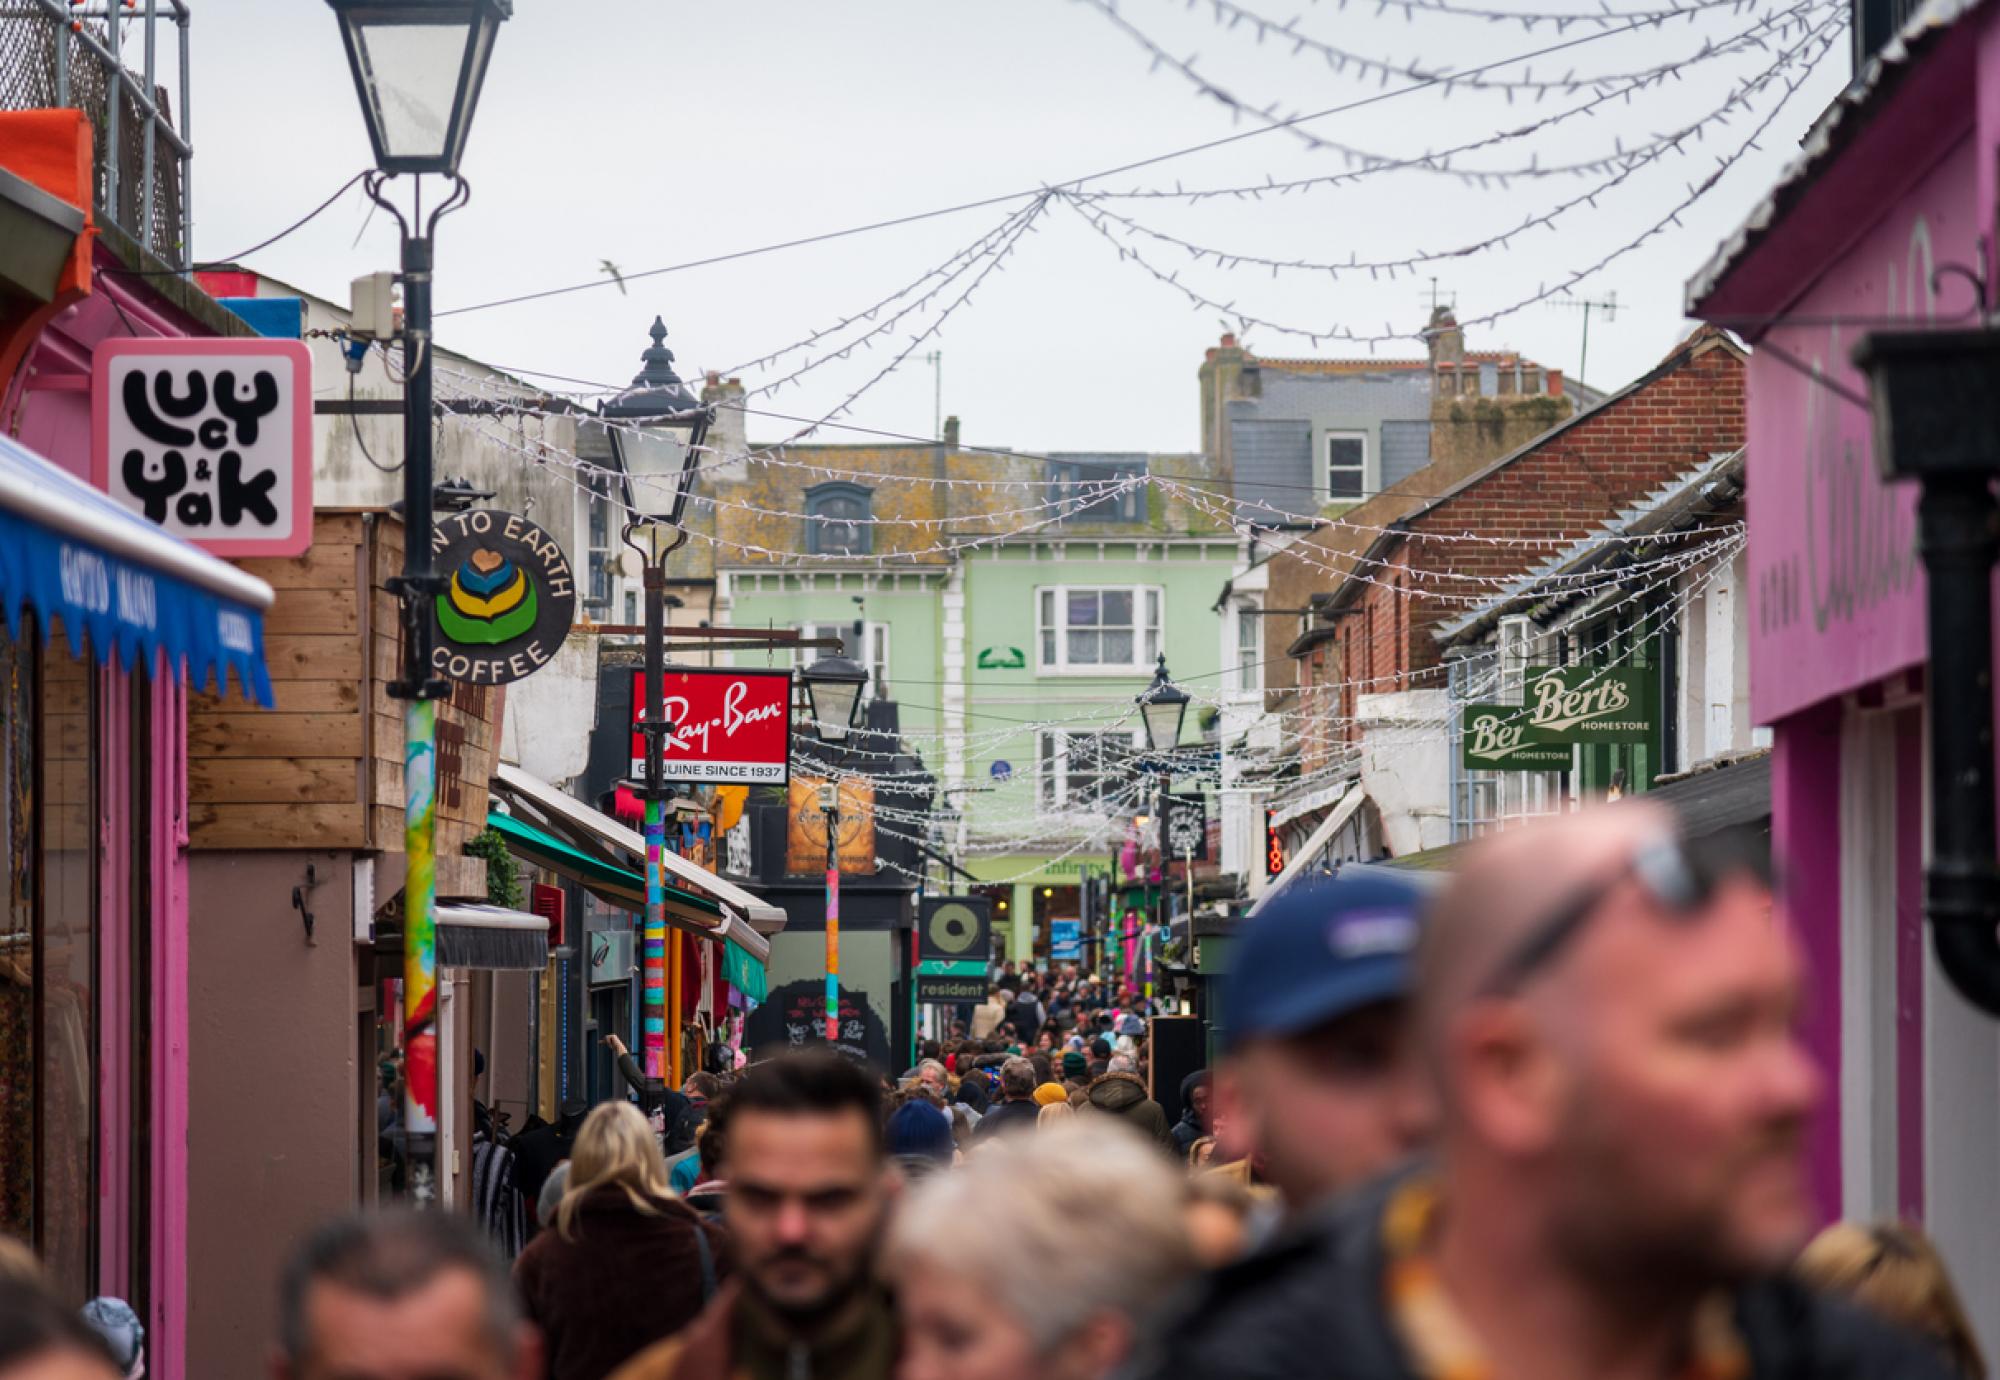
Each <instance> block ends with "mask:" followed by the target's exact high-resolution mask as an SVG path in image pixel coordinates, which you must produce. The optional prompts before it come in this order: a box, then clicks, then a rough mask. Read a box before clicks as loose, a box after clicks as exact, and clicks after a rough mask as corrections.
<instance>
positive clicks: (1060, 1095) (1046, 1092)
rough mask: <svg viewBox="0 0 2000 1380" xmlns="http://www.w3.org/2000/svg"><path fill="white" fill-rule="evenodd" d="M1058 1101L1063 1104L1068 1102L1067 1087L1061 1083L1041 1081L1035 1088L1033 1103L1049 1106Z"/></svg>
mask: <svg viewBox="0 0 2000 1380" xmlns="http://www.w3.org/2000/svg"><path fill="white" fill-rule="evenodd" d="M1058 1102H1061V1103H1063V1104H1065V1105H1067V1104H1068V1102H1069V1089H1068V1088H1065V1087H1064V1086H1063V1085H1062V1084H1060V1083H1043V1084H1041V1085H1039V1086H1038V1087H1037V1088H1036V1089H1035V1104H1036V1105H1037V1106H1040V1107H1051V1106H1054V1105H1055V1104H1056V1103H1058Z"/></svg>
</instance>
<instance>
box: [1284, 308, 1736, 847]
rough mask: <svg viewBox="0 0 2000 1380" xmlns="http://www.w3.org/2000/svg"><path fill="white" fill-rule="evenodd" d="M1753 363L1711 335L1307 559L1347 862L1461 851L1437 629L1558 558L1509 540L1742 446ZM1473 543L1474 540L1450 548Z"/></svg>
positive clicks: (1315, 737)
mask: <svg viewBox="0 0 2000 1380" xmlns="http://www.w3.org/2000/svg"><path fill="white" fill-rule="evenodd" d="M1743 365H1744V353H1743V351H1742V350H1741V349H1740V348H1739V347H1738V346H1737V345H1736V344H1735V342H1734V341H1732V340H1731V339H1730V338H1729V337H1728V336H1726V335H1724V334H1723V333H1721V332H1719V331H1716V330H1714V329H1712V328H1704V329H1703V330H1700V331H1697V332H1696V333H1695V334H1693V335H1692V336H1690V337H1688V339H1687V340H1685V341H1683V342H1682V343H1681V344H1680V345H1679V346H1678V347H1677V348H1676V349H1675V350H1674V352H1673V353H1672V354H1671V355H1669V356H1668V357H1667V358H1666V359H1665V360H1663V361H1662V362H1661V363H1660V364H1659V365H1658V366H1657V367H1655V368H1654V369H1653V370H1651V371H1650V372H1648V373H1647V374H1645V375H1644V376H1642V377H1641V378H1639V379H1637V380H1635V381H1634V382H1633V383H1631V384H1630V385H1628V386H1627V387H1626V388H1624V389H1622V390H1620V391H1619V392H1617V393H1615V394H1613V395H1612V396H1611V397H1609V398H1607V399H1605V400H1604V401H1603V402H1601V403H1599V404H1598V405H1597V406H1595V407H1592V408H1590V409H1589V410H1587V411H1585V412H1582V413H1580V414H1578V415H1577V416H1574V417H1572V418H1570V419H1568V420H1566V421H1563V422H1561V423H1559V424H1557V425H1556V426H1554V427H1553V428H1551V429H1549V430H1548V431H1547V432H1545V433H1544V434H1542V435H1540V436H1538V437H1536V438H1535V439H1534V440H1532V441H1530V442H1528V443H1527V444H1525V445H1523V446H1521V447H1519V448H1518V449H1516V450H1513V451H1512V452H1510V453H1508V454H1506V455H1503V456H1501V457H1500V458H1499V459H1497V460H1494V461H1491V462H1490V463H1487V464H1484V465H1481V466H1477V467H1475V468H1472V469H1471V470H1470V471H1469V472H1463V473H1458V474H1457V475H1456V477H1453V474H1452V471H1453V469H1455V468H1456V467H1449V466H1444V467H1434V468H1433V469H1432V470H1431V471H1430V472H1428V473H1427V475H1426V481H1427V482H1425V483H1424V484H1423V485H1421V486H1416V487H1421V488H1423V489H1425V490H1427V491H1428V493H1427V496H1425V497H1422V498H1421V500H1420V501H1418V502H1417V503H1416V505H1415V506H1409V505H1408V503H1407V502H1394V503H1393V505H1392V506H1395V507H1398V508H1400V509H1401V511H1400V513H1399V514H1396V515H1394V516H1391V515H1390V514H1388V513H1377V514H1371V513H1369V512H1368V507H1369V506H1370V505H1364V507H1363V508H1361V509H1356V510H1353V511H1352V513H1351V515H1350V517H1351V520H1353V521H1355V522H1356V526H1355V527H1354V528H1341V529H1332V530H1333V531H1335V532H1340V533H1345V534H1346V535H1347V536H1348V538H1349V541H1350V544H1351V545H1350V549H1348V550H1338V549H1336V550H1331V551H1323V552H1322V553H1321V554H1320V556H1319V557H1318V558H1316V559H1315V560H1314V561H1313V562H1311V563H1310V567H1309V568H1310V570H1311V575H1312V577H1314V583H1316V585H1317V589H1316V590H1315V591H1314V592H1312V593H1310V594H1309V595H1308V596H1307V597H1308V603H1307V604H1304V605H1299V606H1298V607H1310V608H1311V609H1312V610H1313V616H1312V617H1311V619H1310V622H1309V625H1308V626H1307V628H1306V630H1305V631H1304V632H1303V633H1302V634H1301V635H1300V636H1299V637H1298V638H1297V639H1296V640H1294V641H1293V643H1292V644H1291V646H1290V647H1289V648H1287V652H1288V654H1289V656H1290V657H1291V658H1292V660H1293V661H1294V662H1295V665H1296V676H1297V684H1298V691H1297V695H1296V698H1295V700H1294V702H1293V703H1294V707H1295V709H1296V713H1295V714H1294V716H1293V717H1292V719H1291V723H1292V725H1293V737H1294V742H1295V744H1296V748H1297V750H1298V752H1299V753H1300V757H1301V767H1300V772H1301V777H1302V778H1303V780H1304V782H1307V783H1311V784H1312V785H1313V787H1314V788H1315V789H1316V790H1317V791H1319V792H1320V793H1322V794H1325V793H1328V790H1329V788H1330V787H1338V786H1342V785H1344V784H1345V783H1346V782H1348V781H1355V782H1358V784H1359V786H1360V787H1361V788H1362V790H1361V792H1360V793H1359V794H1355V793H1353V792H1351V791H1346V792H1336V793H1337V794H1338V795H1339V796H1340V802H1341V807H1344V808H1345V810H1346V813H1347V815H1348V817H1349V819H1351V820H1352V821H1353V822H1352V824H1351V825H1347V824H1343V825H1342V826H1335V831H1338V830H1341V829H1344V828H1351V830H1352V835H1351V841H1350V843H1349V849H1350V851H1349V854H1348V855H1349V856H1369V857H1372V856H1377V855H1379V853H1381V852H1383V851H1387V852H1389V853H1391V854H1402V853H1407V852H1412V851H1416V850H1419V849H1423V848H1429V847H1434V846H1438V845H1441V844H1444V843H1447V842H1449V841H1450V838H1449V810H1448V800H1447V779H1448V773H1447V770H1446V765H1447V754H1448V752H1449V735H1448V734H1447V733H1446V732H1445V731H1444V725H1445V723H1446V719H1447V710H1448V705H1447V692H1446V690H1445V688H1444V679H1443V676H1442V670H1443V666H1442V658H1441V649H1440V647H1439V645H1438V642H1437V639H1436V638H1435V637H1434V636H1433V629H1434V628H1436V627H1437V626H1438V625H1440V624H1443V623H1446V622H1449V621H1450V620H1452V619H1453V618H1455V617H1457V616H1458V615H1460V614H1462V613H1463V612H1465V610H1466V609H1467V608H1469V607H1472V606H1475V605H1477V604H1479V603H1482V602H1484V601H1486V600H1488V599H1490V598H1491V597H1492V595H1493V594H1494V592H1495V590H1496V589H1497V588H1498V587H1499V586H1500V585H1501V584H1503V583H1504V582H1505V581H1508V580H1512V579H1517V578H1519V577H1521V576H1523V575H1524V574H1526V573H1527V572H1529V571H1530V570H1531V569H1533V568H1534V567H1535V566H1536V565H1537V564H1539V563H1540V562H1541V561H1543V560H1545V559H1546V558H1547V556H1548V554H1549V551H1550V547H1549V545H1547V544H1541V545H1532V546H1531V545H1521V546H1512V545H1507V544H1505V540H1504V539H1509V538H1512V539H1521V540H1527V539H1534V540H1535V541H1537V542H1540V543H1548V542H1551V541H1555V540H1563V541H1573V540H1575V539H1577V538H1580V537H1582V536H1583V535H1585V534H1586V533H1588V532H1590V531H1592V530H1594V529H1596V528H1598V527H1599V526H1600V525H1601V524H1602V523H1604V522H1605V521H1606V520H1607V519H1609V518H1611V517H1613V516H1615V515H1616V514H1618V513H1619V512H1620V511H1621V510H1622V509H1624V508H1626V507H1627V506H1629V505H1631V504H1632V503H1634V502H1635V501H1637V500H1639V499H1641V498H1642V497H1644V496H1645V495H1647V494H1648V493H1650V492H1652V491H1653V490H1655V489H1657V488H1659V487H1660V486H1662V485H1665V484H1668V483H1670V482H1672V481H1673V480H1674V479H1675V477H1676V476H1678V475H1680V474H1682V473H1683V472H1685V471H1686V470H1687V468H1688V466H1689V465H1690V463H1691V462H1694V461H1697V460H1700V459H1705V458H1708V457H1712V456H1718V455H1721V454H1724V453H1727V452H1729V451H1732V450H1735V449H1736V448H1738V447H1740V446H1741V445H1742V444H1743V431H1744V402H1743ZM1441 481H1443V482H1441ZM1403 497H1404V498H1407V497H1410V496H1408V495H1404V496H1403ZM1384 498H1385V499H1390V498H1391V496H1389V495H1385V496H1384ZM1364 528H1369V529H1373V530H1372V532H1371V531H1370V530H1363V529H1364ZM1466 536H1470V537H1472V538H1475V539H1478V540H1470V541H1468V540H1453V538H1460V537H1466ZM1495 539H1497V540H1495ZM1363 541H1365V542H1366V545H1361V542H1363ZM1352 547H1358V548H1359V549H1351V548H1352ZM1294 563H1305V562H1302V561H1299V560H1297V559H1296V558H1295V561H1294ZM1294 789H1297V788H1294ZM1350 797H1351V798H1350ZM1363 807H1366V808H1365V809H1364V808H1363ZM1337 813H1340V808H1338V807H1337V808H1335V809H1334V810H1333V811H1331V812H1330V813H1329V814H1327V815H1322V816H1321V817H1320V822H1321V824H1322V825H1324V823H1325V821H1326V820H1327V819H1329V818H1331V817H1332V814H1337ZM1335 831H1328V832H1329V835H1330V836H1331V834H1332V833H1333V832H1335ZM1318 832H1319V831H1318V830H1315V834H1317V833H1318ZM1310 846H1312V847H1313V848H1315V849H1316V850H1317V849H1318V848H1323V847H1325V846H1326V840H1322V841H1321V842H1320V843H1318V844H1311V845H1310Z"/></svg>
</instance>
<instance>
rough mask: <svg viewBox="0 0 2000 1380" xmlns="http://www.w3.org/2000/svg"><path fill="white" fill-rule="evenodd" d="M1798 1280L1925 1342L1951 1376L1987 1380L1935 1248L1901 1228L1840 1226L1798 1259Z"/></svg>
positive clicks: (1962, 1308)
mask: <svg viewBox="0 0 2000 1380" xmlns="http://www.w3.org/2000/svg"><path fill="white" fill-rule="evenodd" d="M1797 1269H1798V1273H1799V1275H1800V1277H1801V1278H1803V1279H1804V1280H1805V1281H1806V1283H1808V1284H1810V1285H1811V1286H1813V1287H1814V1288H1815V1289H1818V1290H1820V1291H1821V1292H1822V1293H1828V1294H1838V1295H1840V1296H1841V1297H1843V1298H1846V1299H1850V1300H1852V1301H1853V1302H1854V1303H1855V1304H1856V1305H1857V1306H1858V1307H1861V1308H1864V1309H1866V1310H1867V1311H1869V1312H1870V1313H1873V1314H1874V1315H1875V1316H1876V1317H1878V1318H1885V1319H1887V1320H1888V1321H1889V1322H1892V1323H1894V1324H1896V1325H1897V1326H1899V1327H1902V1328H1905V1329H1907V1330H1908V1331H1911V1332H1914V1333H1916V1334H1917V1335H1919V1336H1922V1337H1928V1338H1929V1339H1930V1340H1931V1341H1933V1342H1935V1343H1936V1344H1937V1347H1938V1350H1939V1351H1940V1352H1941V1353H1942V1354H1943V1356H1944V1358H1945V1360H1946V1361H1947V1362H1949V1363H1950V1365H1951V1367H1952V1369H1953V1370H1954V1371H1956V1372H1957V1373H1958V1374H1959V1375H1962V1376H1965V1377H1966V1378H1967V1380H1986V1358H1985V1357H1984V1356H1983V1355H1982V1354H1981V1353H1980V1350H1979V1342H1978V1340H1977V1339H1976V1338H1975V1337H1974V1336H1973V1332H1972V1324H1971V1322H1970V1321H1969V1320H1968V1319H1967V1318H1966V1316H1965V1305H1964V1304H1962V1303H1960V1302H1959V1298H1958V1290H1957V1289H1956V1288H1954V1287H1953V1286H1952V1282H1951V1274H1950V1272H1948V1271H1947V1270H1946V1269H1945V1266H1944V1258H1943V1257H1942V1256H1940V1255H1939V1254H1938V1252H1937V1247H1935V1246H1933V1245H1932V1244H1931V1243H1930V1240H1929V1239H1928V1238H1927V1237H1926V1236H1925V1235H1924V1234H1923V1233H1922V1232H1921V1231H1919V1230H1917V1229H1916V1228H1915V1227H1913V1226H1910V1225H1908V1224H1907V1223H1903V1222H1878V1223H1875V1224H1874V1225H1872V1226H1862V1225H1860V1224H1858V1223H1854V1222H1835V1223H1834V1224H1833V1225H1832V1226H1830V1227H1828V1228H1827V1229H1826V1230H1825V1231H1822V1232H1821V1233H1820V1234H1819V1235H1818V1236H1815V1237H1814V1238H1813V1239H1812V1244H1811V1245H1809V1246H1807V1247H1806V1248H1805V1250H1804V1251H1803V1252H1802V1253H1801V1254H1800V1256H1799V1260H1798V1266H1797Z"/></svg>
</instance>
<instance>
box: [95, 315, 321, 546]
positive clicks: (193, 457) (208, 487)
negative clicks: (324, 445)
mask: <svg viewBox="0 0 2000 1380" xmlns="http://www.w3.org/2000/svg"><path fill="white" fill-rule="evenodd" d="M91 429H92V437H91V455H90V467H91V475H90V477H91V482H92V483H93V484H95V485H96V486H97V487H98V488H100V489H102V490H104V492H106V493H107V494H109V495H110V496H111V498H112V501H113V502H115V503H117V504H118V505H119V506H120V507H122V508H126V509H128V510H130V511H132V512H135V513H141V514H143V515H144V516H145V517H146V519H147V520H148V521H150V522H154V523H157V524H159V525H160V526H161V527H164V528H166V530H167V531H169V532H171V533H173V534H174V535H175V536H177V537H182V538H185V539H186V540H188V541H191V542H194V543H195V544H196V545H198V546H201V547H203V548H205V549H206V550H208V551H211V552H213V553H215V554H216V555H218V556H231V557H235V556H297V555H300V554H301V553H303V552H304V551H305V550H306V549H307V548H308V547H310V546H311V545H312V516H313V504H312V360H311V356H310V355H309V354H308V353H307V351H306V347H305V343H304V342H303V341H298V340H212V339H171V340H162V339H150V340H107V341H105V342H103V343H102V344H101V345H99V346H98V347H97V351H96V358H95V362H94V364H93V366H92V373H91Z"/></svg>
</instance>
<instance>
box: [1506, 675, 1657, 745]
mask: <svg viewBox="0 0 2000 1380" xmlns="http://www.w3.org/2000/svg"><path fill="white" fill-rule="evenodd" d="M1650 679H1651V678H1650V675H1649V673H1647V672H1646V671H1643V670H1637V669H1634V668H1631V667H1619V668H1617V669H1604V668H1600V667H1593V666H1544V667H1530V668H1529V669H1528V678H1527V688H1526V689H1525V690H1524V691H1523V692H1522V695H1521V710H1522V712H1523V713H1525V714H1526V715H1527V725H1528V736H1527V741H1529V742H1531V743H1560V744H1563V745H1565V746H1567V745H1568V744H1571V743H1645V742H1651V741H1652V738H1653V733H1654V729H1655V726H1656V722H1657V715H1656V714H1655V713H1654V712H1653V695H1652V694H1651V692H1650V690H1649V688H1648V687H1649V683H1650Z"/></svg>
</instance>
